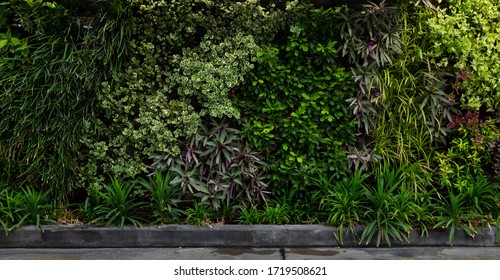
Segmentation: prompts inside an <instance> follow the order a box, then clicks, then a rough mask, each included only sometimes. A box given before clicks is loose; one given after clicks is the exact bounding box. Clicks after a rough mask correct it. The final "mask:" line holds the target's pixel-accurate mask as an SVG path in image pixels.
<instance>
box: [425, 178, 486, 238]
mask: <svg viewBox="0 0 500 280" xmlns="http://www.w3.org/2000/svg"><path fill="white" fill-rule="evenodd" d="M436 210H437V211H438V215H437V216H436V217H435V218H436V220H437V223H436V225H434V228H439V227H441V228H446V229H449V231H450V235H449V239H448V243H450V244H453V241H454V239H455V230H457V229H462V230H463V231H465V232H466V233H467V234H469V235H470V236H472V237H474V236H475V235H476V234H477V233H478V230H477V226H476V225H475V224H474V223H473V221H477V220H478V218H479V215H478V213H477V212H475V211H472V209H471V208H470V205H467V198H466V194H465V193H463V192H459V193H458V194H455V193H454V191H453V190H452V189H451V187H448V192H447V197H446V198H444V199H442V200H441V201H440V202H439V204H438V205H437V206H436Z"/></svg>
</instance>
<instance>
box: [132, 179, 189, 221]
mask: <svg viewBox="0 0 500 280" xmlns="http://www.w3.org/2000/svg"><path fill="white" fill-rule="evenodd" d="M174 176H175V175H174V173H173V172H170V171H169V172H166V173H165V175H163V174H162V173H161V172H160V171H156V173H155V176H154V177H153V176H152V177H150V178H149V180H146V179H141V180H140V182H139V183H140V184H141V186H142V187H143V188H144V189H146V190H147V192H148V193H147V195H146V199H148V200H150V201H151V202H150V207H151V208H152V209H153V217H154V218H156V221H157V222H160V223H168V222H175V221H178V220H179V218H180V216H181V214H182V210H180V209H179V208H178V203H180V202H181V200H180V199H179V198H180V196H181V190H180V189H179V188H176V187H175V186H173V185H172V180H173V179H174Z"/></svg>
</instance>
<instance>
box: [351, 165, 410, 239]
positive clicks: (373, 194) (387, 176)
mask: <svg viewBox="0 0 500 280" xmlns="http://www.w3.org/2000/svg"><path fill="white" fill-rule="evenodd" d="M402 171H403V169H402V168H398V169H386V170H382V171H378V172H377V173H376V174H375V176H376V178H375V179H376V181H375V186H370V185H368V186H363V192H364V194H365V197H366V201H367V206H366V209H367V211H366V212H365V214H364V215H363V216H364V218H365V221H366V224H367V225H366V228H365V229H364V230H363V234H362V235H361V240H360V243H362V242H365V241H366V244H368V243H370V242H371V241H372V239H373V237H374V236H375V235H376V246H377V247H378V246H380V244H382V243H383V242H384V241H385V242H387V245H389V246H391V240H392V239H398V240H399V241H401V242H409V240H408V235H409V233H410V231H411V230H412V219H413V214H414V213H415V207H416V204H415V202H414V200H413V197H412V195H411V193H410V192H409V191H408V190H407V189H405V188H404V186H403V182H404V177H403V176H402Z"/></svg>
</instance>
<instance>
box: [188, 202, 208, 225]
mask: <svg viewBox="0 0 500 280" xmlns="http://www.w3.org/2000/svg"><path fill="white" fill-rule="evenodd" d="M185 213H186V220H187V221H188V222H191V223H193V224H195V225H198V226H199V225H205V224H210V221H211V220H212V219H213V218H214V216H215V213H214V210H213V209H212V208H210V207H208V206H207V204H205V203H200V202H198V201H196V200H194V201H193V206H192V207H189V208H187V209H186V211H185Z"/></svg>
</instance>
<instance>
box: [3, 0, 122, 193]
mask: <svg viewBox="0 0 500 280" xmlns="http://www.w3.org/2000/svg"><path fill="white" fill-rule="evenodd" d="M110 1H111V0H110ZM90 2H92V1H90ZM94 2H100V3H103V1H97V0H96V1H94ZM94 2H92V3H94ZM108 2H109V1H108ZM114 2H117V1H114ZM94 4H95V5H94V6H92V5H89V6H88V8H89V9H93V10H92V12H94V13H93V14H89V13H85V11H80V10H70V9H67V7H65V6H63V5H62V4H54V3H52V2H46V1H10V2H9V3H3V5H2V26H1V27H0V28H1V30H2V32H5V33H2V35H0V37H1V38H2V41H0V42H1V43H0V44H2V48H1V52H2V57H1V58H0V88H1V93H0V165H1V166H2V168H1V170H0V176H1V177H2V178H4V179H6V180H7V182H8V183H9V185H12V186H15V185H30V186H33V187H40V188H45V189H49V188H50V191H51V192H52V194H53V195H54V197H57V198H59V199H64V198H65V197H67V196H68V195H69V194H70V193H71V192H72V191H73V190H74V189H75V188H76V187H77V186H78V181H79V174H80V168H81V166H80V162H79V158H80V155H81V151H82V139H83V138H85V135H87V132H86V130H87V129H91V128H90V127H91V126H90V124H91V123H93V121H92V119H93V113H92V112H93V109H94V105H95V103H94V102H95V94H96V91H97V90H98V86H99V84H100V81H101V80H103V79H104V78H105V77H106V76H107V75H109V74H110V73H111V72H112V71H113V70H114V69H116V68H118V66H119V64H120V59H121V57H120V55H121V54H122V52H123V50H124V49H125V48H126V47H125V46H124V42H125V40H123V38H124V37H125V36H126V35H125V33H126V32H125V31H124V30H123V26H122V25H121V24H120V21H121V18H120V17H119V16H118V15H116V13H114V12H113V10H112V9H113V8H118V7H108V6H106V5H97V3H94ZM120 38H122V39H121V40H120ZM4 43H5V44H4ZM4 53H5V54H6V55H5V56H4V55H3V54H4Z"/></svg>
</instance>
